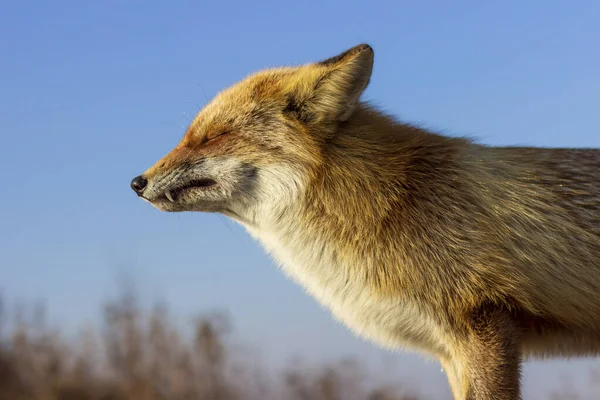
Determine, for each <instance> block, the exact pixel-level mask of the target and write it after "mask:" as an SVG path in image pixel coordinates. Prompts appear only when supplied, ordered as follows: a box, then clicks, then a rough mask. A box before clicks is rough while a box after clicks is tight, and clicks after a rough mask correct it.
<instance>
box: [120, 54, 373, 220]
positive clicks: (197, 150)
mask: <svg viewBox="0 0 600 400" xmlns="http://www.w3.org/2000/svg"><path fill="white" fill-rule="evenodd" d="M373 57H374V53H373V49H372V48H371V47H370V46H368V45H366V44H362V45H359V46H355V47H353V48H351V49H349V50H347V51H345V52H343V53H341V54H339V55H337V56H335V57H331V58H329V59H326V60H324V61H321V62H317V63H311V64H306V65H302V66H296V67H284V68H277V69H269V70H265V71H261V72H258V73H256V74H254V75H251V76H249V77H248V78H246V79H244V80H242V81H241V82H239V83H237V84H235V85H233V86H231V87H230V88H228V89H226V90H224V91H222V92H221V93H219V94H218V95H217V96H216V97H215V98H214V99H213V100H212V101H211V102H209V104H208V105H206V106H205V107H204V108H203V109H202V110H200V112H199V113H198V115H197V116H196V117H195V118H194V120H193V121H192V123H191V124H190V126H189V128H188V129H187V131H186V133H185V135H184V137H183V139H182V140H181V142H180V143H179V144H178V145H177V146H176V147H175V148H174V149H172V150H171V151H170V152H169V153H168V154H167V155H166V156H164V157H163V158H162V159H160V160H159V161H158V162H157V163H156V164H155V165H153V166H152V167H151V168H149V169H148V170H147V171H146V172H144V173H143V174H141V175H140V176H137V177H135V178H134V179H133V180H132V181H131V187H132V189H133V190H134V191H135V192H136V193H137V195H138V196H140V197H141V198H142V199H144V200H146V201H148V202H150V203H151V204H152V205H153V206H154V207H156V208H158V209H159V210H163V211H204V212H220V213H223V214H226V215H229V216H231V217H233V218H235V219H239V220H242V221H244V222H247V223H258V221H259V220H260V219H261V218H263V217H265V216H266V215H272V214H273V213H274V212H275V211H277V209H280V208H281V207H285V206H286V205H287V204H289V203H290V202H293V201H295V200H296V199H297V198H298V197H299V196H301V195H302V191H303V190H305V188H306V187H307V183H308V181H309V180H310V177H311V176H312V175H313V174H314V171H315V170H316V169H317V168H318V166H319V164H320V163H321V162H322V159H323V152H324V148H325V145H326V143H327V141H328V138H330V137H332V136H333V135H335V134H336V131H337V129H338V127H339V126H340V124H343V123H344V122H345V121H347V120H348V119H349V118H350V116H351V115H352V113H353V112H354V111H355V109H356V107H357V105H358V103H359V97H360V95H361V94H362V92H363V91H364V90H365V88H366V87H367V85H368V83H369V80H370V77H371V72H372V69H373Z"/></svg>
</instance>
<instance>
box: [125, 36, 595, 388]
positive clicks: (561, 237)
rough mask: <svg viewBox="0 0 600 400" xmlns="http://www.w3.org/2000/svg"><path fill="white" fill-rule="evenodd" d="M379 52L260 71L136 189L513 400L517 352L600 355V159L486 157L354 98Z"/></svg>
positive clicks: (576, 155) (453, 376) (519, 153)
mask: <svg viewBox="0 0 600 400" xmlns="http://www.w3.org/2000/svg"><path fill="white" fill-rule="evenodd" d="M373 60H374V53H373V49H372V48H371V47H370V46H368V45H359V46H356V47H354V48H352V49H349V50H347V51H345V52H344V53H342V54H340V55H337V56H335V57H332V58H329V59H327V60H324V61H321V62H317V63H310V64H306V65H302V66H297V67H287V68H278V69H270V70H266V71H261V72H259V73H256V74H253V75H251V76H249V77H248V78H246V79H244V80H243V81H241V82H239V83H237V84H236V85H233V86H232V87H230V88H228V89H226V90H224V91H223V92H221V93H219V94H218V95H217V96H216V97H215V99H213V100H212V101H211V102H210V103H209V104H208V105H207V106H206V107H204V108H203V109H202V110H201V111H200V112H199V113H198V115H197V116H196V118H195V119H194V121H193V122H192V123H191V125H190V127H189V128H188V130H187V132H186V134H185V136H184V138H183V139H182V140H181V142H180V143H179V144H178V145H177V146H176V147H175V148H174V149H173V150H172V151H171V152H169V153H168V154H167V155H166V156H165V157H164V158H163V159H161V160H159V161H158V162H157V163H156V164H155V165H154V166H152V167H151V168H150V169H148V170H147V171H146V172H145V173H143V174H142V175H140V176H138V177H136V178H135V179H134V180H133V181H132V183H131V185H132V188H133V189H134V190H135V191H136V193H137V194H138V195H139V196H140V197H141V198H142V199H144V200H146V201H148V202H150V203H151V204H152V205H153V206H154V207H156V208H158V209H160V210H163V211H174V212H175V211H200V212H219V213H222V214H224V215H227V216H229V217H231V218H232V219H234V220H235V221H237V222H239V223H241V224H242V225H244V226H245V227H246V228H247V230H248V231H249V232H250V233H251V234H252V235H253V236H254V237H255V238H256V239H257V240H259V241H260V242H261V243H262V244H263V246H264V248H265V249H266V250H267V252H269V253H270V254H272V256H273V257H274V259H275V260H276V261H277V263H278V264H279V265H280V266H281V267H282V269H283V271H285V273H286V274H288V276H290V277H291V278H292V279H294V280H295V281H297V282H299V283H300V284H301V285H302V286H304V287H305V288H306V290H307V291H308V292H309V293H310V294H311V295H313V296H314V297H316V298H317V299H318V300H319V301H320V302H321V303H322V304H323V305H324V306H325V307H327V308H328V309H330V310H331V311H332V314H333V315H334V316H335V317H336V318H338V319H339V320H340V321H342V322H343V323H345V324H346V325H347V326H348V327H349V328H350V329H352V330H353V331H354V332H356V333H357V334H359V335H362V336H364V337H368V338H370V339H372V340H373V341H375V342H377V343H379V344H380V345H382V346H386V347H390V348H401V347H403V348H404V347H406V348H410V349H416V350H419V351H421V352H423V353H425V354H429V355H431V356H433V357H436V358H438V359H439V360H440V362H441V363H442V364H443V365H444V367H445V370H446V372H447V373H448V377H449V381H450V384H451V386H452V390H453V393H454V395H455V398H457V399H492V398H493V399H517V398H519V396H520V391H519V371H520V369H519V367H520V361H521V359H522V358H523V357H526V356H570V355H594V354H599V353H600V150H597V149H548V148H516V147H490V146H485V145H482V144H478V143H475V142H473V141H471V140H468V139H465V138H456V137H447V136H443V135H440V134H437V133H434V132H430V131H427V130H424V129H420V128H417V127H414V126H411V125H408V124H405V123H401V122H399V121H397V120H396V119H394V118H393V117H392V116H389V115H386V114H384V113H382V112H380V111H378V110H377V109H375V108H374V107H372V106H370V105H369V104H367V103H365V102H363V101H361V99H360V97H361V95H362V93H363V91H364V89H365V88H366V87H367V85H368V83H369V80H370V79H371V72H372V68H373Z"/></svg>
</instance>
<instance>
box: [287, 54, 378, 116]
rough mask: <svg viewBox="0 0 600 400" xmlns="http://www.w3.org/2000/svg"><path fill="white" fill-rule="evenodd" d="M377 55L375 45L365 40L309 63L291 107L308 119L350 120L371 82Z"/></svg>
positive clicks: (294, 111) (291, 109)
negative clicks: (370, 44) (326, 57)
mask: <svg viewBox="0 0 600 400" xmlns="http://www.w3.org/2000/svg"><path fill="white" fill-rule="evenodd" d="M373 59H374V52H373V49H372V48H371V46H369V45H368V44H361V45H358V46H355V47H352V48H351V49H348V50H346V51H345V52H343V53H341V54H339V55H337V56H335V57H331V58H328V59H326V60H323V61H321V62H318V63H315V64H311V65H308V66H306V68H305V69H303V70H301V71H302V72H301V77H300V82H298V83H299V86H297V87H296V88H295V95H294V98H293V99H291V104H290V105H288V110H289V111H291V112H293V113H295V114H296V115H297V117H299V118H300V119H302V120H305V122H310V121H315V120H316V121H318V122H325V121H328V122H334V121H345V120H347V119H348V118H350V116H351V115H352V112H353V111H354V109H355V107H356V105H357V104H358V100H359V98H360V95H361V94H362V93H363V91H364V90H365V89H366V88H367V85H368V84H369V80H370V79H371V73H372V71H373Z"/></svg>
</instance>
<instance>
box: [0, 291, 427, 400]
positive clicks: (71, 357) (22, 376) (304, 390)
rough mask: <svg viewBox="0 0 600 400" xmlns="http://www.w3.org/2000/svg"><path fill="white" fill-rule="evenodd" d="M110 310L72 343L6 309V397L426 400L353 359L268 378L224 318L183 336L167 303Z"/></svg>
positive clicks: (38, 316)
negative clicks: (379, 383) (231, 337)
mask: <svg viewBox="0 0 600 400" xmlns="http://www.w3.org/2000/svg"><path fill="white" fill-rule="evenodd" d="M103 310H104V312H103V315H102V324H101V329H86V330H84V331H83V333H82V334H81V335H79V336H78V337H77V338H76V339H73V338H71V337H67V336H64V333H63V332H60V331H59V330H57V329H52V328H50V327H49V326H48V324H47V321H46V313H45V310H44V308H43V307H39V306H37V307H33V308H32V309H27V310H25V308H20V309H18V310H17V311H16V312H15V313H14V316H13V317H14V318H10V319H9V318H8V315H7V314H8V313H7V312H6V310H5V308H2V307H0V400H33V399H35V400H38V399H39V400H88V399H89V400H134V399H135V400H238V399H239V400H241V399H250V400H259V399H260V400H263V399H264V400H271V399H273V400H275V399H289V400H419V397H417V396H416V395H410V394H405V392H404V391H402V390H401V389H402V388H401V387H372V385H371V387H369V385H368V381H369V377H368V376H367V374H366V373H365V372H364V371H363V370H362V368H361V366H360V365H359V363H356V362H351V361H343V362H339V363H337V364H335V365H325V366H318V367H315V366H307V365H304V364H302V363H293V364H290V365H289V366H288V367H287V368H286V369H285V370H284V371H280V372H279V373H277V376H275V377H272V376H269V374H268V373H267V372H266V371H262V370H261V369H260V367H257V366H256V365H255V363H253V362H251V361H250V360H247V361H246V362H244V360H243V357H241V359H240V357H237V355H238V354H236V353H237V350H236V349H235V346H232V345H230V344H229V342H228V341H227V337H228V334H229V324H228V321H227V319H226V318H224V317H222V316H220V315H213V316H203V317H198V318H197V319H196V320H195V323H194V329H192V330H191V332H185V330H184V329H182V328H181V327H180V326H178V324H177V323H176V322H175V321H174V320H173V318H172V317H171V316H170V315H169V313H168V312H167V310H166V308H165V307H161V306H155V307H153V308H152V309H151V310H150V311H148V312H145V311H144V310H143V308H142V307H141V306H140V304H139V302H138V301H137V299H136V297H135V296H134V295H133V294H132V293H129V292H126V293H124V294H122V295H121V296H119V297H118V298H117V299H115V300H113V301H109V302H107V303H106V304H105V305H104V308H103ZM3 311H4V312H3ZM190 333H191V334H190Z"/></svg>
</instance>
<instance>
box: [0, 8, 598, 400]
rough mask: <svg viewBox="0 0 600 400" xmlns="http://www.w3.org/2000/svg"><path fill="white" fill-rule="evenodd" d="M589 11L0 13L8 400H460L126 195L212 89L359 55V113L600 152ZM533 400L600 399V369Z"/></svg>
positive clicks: (0, 255)
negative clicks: (366, 56)
mask: <svg viewBox="0 0 600 400" xmlns="http://www.w3.org/2000/svg"><path fill="white" fill-rule="evenodd" d="M599 20H600V3H598V2H596V1H591V0H590V1H584V0H582V1H574V2H565V1H548V0H547V1H524V2H517V1H508V2H491V1H490V2H476V1H455V2H444V1H418V2H417V1H370V2H367V1H362V2H355V1H328V2H318V1H312V0H308V1H302V2H284V1H270V0H267V1H263V2H242V1H238V2H231V1H221V2H216V1H215V2H200V1H186V0H178V1H173V2H166V1H163V2H158V1H145V2H141V1H110V0H105V1H102V2H93V1H66V0H65V1H55V2H49V1H27V0H23V1H10V0H0V135H1V137H0V138H1V145H0V171H1V174H2V179H1V182H2V186H1V189H0V193H1V196H0V293H1V297H2V304H3V306H2V312H1V314H0V315H1V316H2V317H1V319H0V321H1V322H0V337H1V338H2V339H1V343H0V344H1V347H0V399H2V400H8V399H11V400H12V399H60V400H66V399H72V400H77V399H105V400H109V399H114V400H120V399H130V398H136V399H165V400H175V399H199V398H201V399H223V400H229V399H246V398H248V399H252V398H255V399H299V400H300V399H323V400H329V399H340V400H346V399H357V400H358V399H370V400H376V399H380V400H381V399H405V400H406V399H450V397H451V396H450V392H449V390H448V385H447V383H446V377H445V375H444V373H443V372H442V371H441V369H440V366H439V364H438V363H437V362H435V361H434V360H428V359H426V358H424V357H422V356H420V355H415V354H411V353H393V352H389V351H386V350H382V349H379V348H377V347H375V346H374V345H372V344H370V343H368V342H365V341H363V340H361V339H358V338H356V337H354V336H353V335H352V334H351V333H350V332H349V331H348V330H347V329H346V328H345V327H343V326H341V325H339V324H338V323H336V322H335V321H334V320H333V319H332V318H331V317H330V315H329V314H328V313H327V312H326V311H325V310H323V309H322V308H321V307H320V306H319V305H318V304H317V303H316V301H315V300H313V299H312V298H311V297H309V296H308V295H306V294H304V292H303V291H302V289H301V288H299V287H298V286H297V285H296V284H295V283H293V282H291V281H289V280H287V279H286V278H285V277H284V275H283V274H282V273H281V272H280V271H278V269H277V268H276V266H275V265H274V264H273V263H272V261H271V260H270V258H269V257H268V256H266V255H265V254H264V252H263V251H262V249H261V248H260V247H259V245H258V244H257V243H255V242H254V241H253V240H252V239H251V238H250V237H249V235H247V234H246V233H245V231H244V230H243V229H242V228H241V227H240V226H238V225H237V224H235V223H234V222H232V221H230V220H228V219H226V218H225V217H221V216H218V215H207V214H192V213H183V214H168V213H162V212H159V211H158V210H155V209H154V208H152V207H151V206H150V205H148V204H147V203H144V202H142V201H140V200H139V199H138V198H137V196H136V195H135V194H134V193H133V192H132V190H131V189H130V188H129V182H130V180H131V179H132V178H133V177H134V176H136V175H138V174H139V173H141V172H143V171H144V170H145V169H147V168H148V167H149V166H150V165H152V164H153V163H154V162H155V161H156V160H157V159H158V158H160V157H162V156H163V155H164V154H166V152H168V151H169V150H170V149H171V148H172V147H173V146H175V145H176V144H177V143H178V142H179V140H180V139H181V137H182V135H183V133H184V131H185V129H186V127H187V125H188V123H189V122H190V121H191V119H192V118H193V116H194V115H195V114H196V112H197V111H198V110H199V109H200V108H201V107H202V106H203V105H204V104H206V103H207V102H208V101H209V100H210V99H211V98H212V97H213V96H214V95H215V94H216V93H217V92H218V91H219V90H221V89H223V88H224V87H226V86H228V85H230V84H232V83H234V82H236V81H238V80H240V79H242V78H243V77H245V76H246V75H248V74H249V73H251V72H254V71H256V70H258V69H261V68H265V67H272V66H279V65H294V64H302V63H306V62H311V61H318V60H320V59H324V58H327V57H329V56H332V55H335V54H337V53H339V52H341V51H343V50H345V49H346V48H349V47H351V46H354V45H356V44H359V43H362V42H367V43H369V44H371V45H372V46H373V48H374V50H375V67H374V72H373V78H372V81H371V84H370V86H369V88H368V89H367V91H366V93H365V97H364V98H365V99H368V100H371V101H373V102H374V103H375V104H376V105H378V106H379V107H381V108H383V109H384V110H386V111H388V112H390V113H393V114H394V115H396V116H398V117H399V118H400V119H402V120H404V121H407V122H413V123H419V124H423V125H424V126H425V127H428V128H431V129H434V130H437V131H440V132H442V133H445V134H449V135H469V136H473V137H475V138H477V139H478V140H479V141H481V142H483V143H487V144H515V145H537V146H553V147H554V146H566V147H577V146H579V147H600V133H599V132H598V126H600V112H598V105H599V104H600V51H599V47H598V41H599V39H600V24H598V21H599ZM523 381H524V385H525V393H524V395H525V398H526V399H567V398H568V399H593V398H600V397H599V396H600V361H599V360H595V359H585V360H571V361H565V360H552V361H545V362H530V363H527V365H526V367H525V368H524V373H523Z"/></svg>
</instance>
